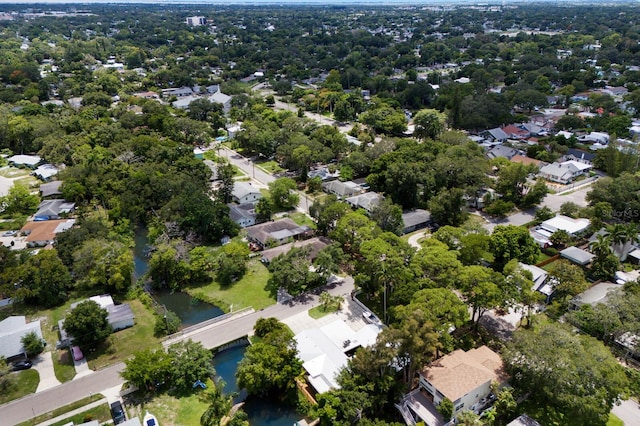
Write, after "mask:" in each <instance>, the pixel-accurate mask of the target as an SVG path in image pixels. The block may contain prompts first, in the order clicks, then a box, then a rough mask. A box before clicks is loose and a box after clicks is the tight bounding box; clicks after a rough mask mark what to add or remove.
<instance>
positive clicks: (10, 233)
mask: <svg viewBox="0 0 640 426" xmlns="http://www.w3.org/2000/svg"><path fill="white" fill-rule="evenodd" d="M16 235H18V231H4V232H3V233H2V236H3V237H15V236H16Z"/></svg>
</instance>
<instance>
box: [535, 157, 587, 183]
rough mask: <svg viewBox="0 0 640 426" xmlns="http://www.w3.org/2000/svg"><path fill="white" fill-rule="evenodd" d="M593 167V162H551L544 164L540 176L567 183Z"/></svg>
mask: <svg viewBox="0 0 640 426" xmlns="http://www.w3.org/2000/svg"><path fill="white" fill-rule="evenodd" d="M592 168H593V166H592V165H591V164H585V163H582V162H578V161H573V160H569V161H565V162H563V163H551V164H547V165H546V166H542V167H541V168H540V173H539V176H540V177H543V178H545V179H547V180H550V181H552V182H558V183H562V184H565V185H566V184H568V183H571V182H572V181H573V180H574V179H575V178H577V177H578V176H581V175H583V174H584V172H586V171H587V170H590V169H592Z"/></svg>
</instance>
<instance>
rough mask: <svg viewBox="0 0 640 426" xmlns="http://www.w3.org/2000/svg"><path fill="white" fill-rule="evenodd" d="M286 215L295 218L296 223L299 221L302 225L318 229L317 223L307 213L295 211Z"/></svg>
mask: <svg viewBox="0 0 640 426" xmlns="http://www.w3.org/2000/svg"><path fill="white" fill-rule="evenodd" d="M285 217H288V218H289V219H291V220H293V221H294V222H295V223H297V224H298V225H300V226H305V225H306V226H308V227H309V228H311V229H316V226H317V225H316V223H315V222H314V221H313V220H312V219H311V218H310V217H309V216H307V215H306V214H304V213H300V212H295V213H288V214H287V215H286V216H285Z"/></svg>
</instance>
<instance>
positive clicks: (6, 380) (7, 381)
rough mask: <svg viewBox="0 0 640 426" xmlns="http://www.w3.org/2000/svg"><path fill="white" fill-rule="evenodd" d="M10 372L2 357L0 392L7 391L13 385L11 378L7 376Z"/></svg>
mask: <svg viewBox="0 0 640 426" xmlns="http://www.w3.org/2000/svg"><path fill="white" fill-rule="evenodd" d="M10 372H11V370H10V368H9V364H7V360H6V359H5V358H4V357H3V356H2V357H0V390H2V391H5V390H7V389H8V388H9V387H10V386H11V385H12V383H13V376H11V375H10V374H9V373H10Z"/></svg>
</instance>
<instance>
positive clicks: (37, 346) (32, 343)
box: [20, 331, 45, 358]
mask: <svg viewBox="0 0 640 426" xmlns="http://www.w3.org/2000/svg"><path fill="white" fill-rule="evenodd" d="M20 343H22V347H23V348H24V350H25V352H26V353H27V356H28V357H29V358H33V357H35V356H36V355H39V354H40V353H41V352H42V351H43V350H44V345H45V341H44V339H42V338H41V337H40V336H38V334H37V333H36V332H35V331H32V332H29V333H27V334H25V335H24V336H22V338H20Z"/></svg>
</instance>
